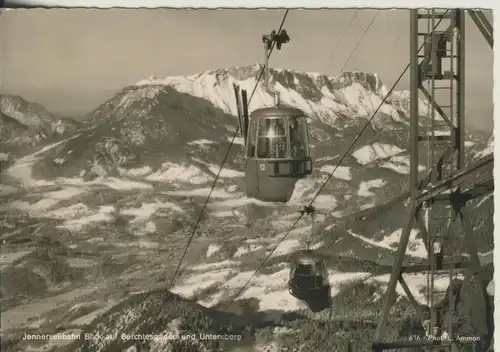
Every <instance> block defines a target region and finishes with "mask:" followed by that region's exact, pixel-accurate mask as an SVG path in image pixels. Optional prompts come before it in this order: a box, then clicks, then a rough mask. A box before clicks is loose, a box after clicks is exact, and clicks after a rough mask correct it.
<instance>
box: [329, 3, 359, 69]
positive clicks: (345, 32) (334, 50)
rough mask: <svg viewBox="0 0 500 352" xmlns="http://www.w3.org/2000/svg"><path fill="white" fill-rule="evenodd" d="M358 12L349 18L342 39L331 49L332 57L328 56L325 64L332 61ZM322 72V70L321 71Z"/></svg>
mask: <svg viewBox="0 0 500 352" xmlns="http://www.w3.org/2000/svg"><path fill="white" fill-rule="evenodd" d="M358 11H359V9H357V10H356V11H355V12H354V15H353V16H352V17H351V21H350V22H349V24H348V25H347V27H346V29H345V31H344V33H343V34H342V37H340V39H339V41H338V42H337V44H336V45H335V48H334V49H333V52H332V55H330V59H328V61H327V64H328V63H329V62H330V61H332V59H333V57H334V56H335V53H336V52H337V49H338V48H339V47H340V44H342V43H343V42H344V39H345V36H346V34H347V33H348V32H349V29H350V28H351V26H352V24H353V23H354V20H355V19H356V17H358ZM323 71H324V70H323Z"/></svg>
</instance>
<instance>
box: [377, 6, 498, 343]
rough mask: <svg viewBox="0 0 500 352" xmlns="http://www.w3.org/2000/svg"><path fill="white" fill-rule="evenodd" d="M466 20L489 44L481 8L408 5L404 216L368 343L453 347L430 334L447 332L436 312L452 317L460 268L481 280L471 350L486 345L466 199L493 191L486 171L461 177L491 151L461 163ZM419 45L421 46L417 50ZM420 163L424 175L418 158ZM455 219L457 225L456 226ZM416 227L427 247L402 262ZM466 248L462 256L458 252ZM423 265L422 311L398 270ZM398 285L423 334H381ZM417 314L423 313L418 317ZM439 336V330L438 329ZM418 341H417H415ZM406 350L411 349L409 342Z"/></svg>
mask: <svg viewBox="0 0 500 352" xmlns="http://www.w3.org/2000/svg"><path fill="white" fill-rule="evenodd" d="M467 12H468V13H469V15H470V17H471V19H472V20H473V22H474V23H475V24H476V26H477V27H478V29H479V31H480V32H481V33H482V35H483V37H484V38H485V39H486V41H487V42H488V44H489V45H490V47H491V48H493V28H492V26H491V24H490V23H489V21H488V20H487V18H486V17H485V15H484V14H483V13H482V12H481V11H473V10H463V9H448V10H437V9H434V10H418V9H415V10H410V138H409V146H410V182H409V188H410V199H409V205H408V218H407V221H406V224H405V226H404V228H403V232H402V234H401V238H400V243H399V247H398V251H397V254H396V257H395V259H394V264H393V270H392V273H391V278H390V280H389V284H388V287H387V292H386V297H385V302H384V307H383V311H382V314H381V317H380V321H379V325H378V328H377V331H376V333H375V337H374V341H375V342H374V343H373V345H372V347H373V351H375V352H380V351H385V350H401V349H404V350H405V351H408V348H410V349H411V348H413V347H414V348H417V350H418V351H421V349H418V348H422V347H426V350H429V351H458V350H457V349H456V343H455V342H454V340H453V339H448V340H446V339H444V341H443V340H442V341H438V340H436V339H431V338H429V336H430V335H432V334H435V333H439V334H446V336H454V331H453V323H449V324H447V326H441V325H442V324H441V322H442V320H443V316H444V315H446V314H451V316H453V313H454V309H455V308H454V307H453V305H452V304H451V301H452V300H451V292H452V289H451V287H452V279H453V278H455V277H457V275H458V274H459V273H460V272H464V274H465V276H466V277H467V276H469V278H471V277H474V279H475V280H476V282H477V284H478V286H479V287H480V291H481V295H482V298H483V302H484V307H483V308H484V309H485V311H486V312H488V311H490V312H491V314H487V317H486V320H487V321H486V322H485V324H486V326H487V327H488V337H487V338H486V340H488V339H489V341H482V343H481V344H476V345H475V346H474V347H471V349H470V351H475V352H480V351H486V350H487V349H488V347H489V345H490V342H491V338H492V335H493V311H492V308H491V307H489V300H488V296H487V293H486V285H487V281H486V280H485V278H484V277H483V269H482V268H481V263H480V260H479V255H478V251H477V248H476V242H475V238H474V233H473V232H474V230H473V228H472V225H471V222H470V219H469V215H470V214H469V212H470V211H471V210H468V209H467V210H466V208H465V206H466V204H467V202H468V201H470V200H471V199H474V198H476V197H479V196H484V195H486V194H488V193H491V192H492V191H493V179H492V177H491V178H490V179H488V180H487V181H486V182H484V183H482V184H476V185H474V186H472V187H470V188H468V189H462V188H463V187H461V184H462V183H463V181H464V180H465V179H466V177H468V178H471V177H476V176H477V175H479V174H480V173H481V172H483V171H484V170H485V169H487V168H491V167H492V165H493V155H492V154H491V155H488V156H486V157H483V158H481V159H479V160H478V161H477V162H475V163H473V164H471V165H467V166H466V165H465V147H464V143H465V43H466V36H465V16H466V13H467ZM421 49H423V50H421ZM419 94H421V95H422V96H423V97H425V98H426V100H427V101H428V113H427V116H422V115H421V109H420V108H419ZM424 156H425V158H424ZM420 164H427V165H428V172H427V173H426V174H425V177H422V176H421V174H422V173H421V172H419V165H420ZM457 226H459V227H461V229H460V230H459V229H457ZM414 227H417V228H418V229H419V232H420V235H421V237H422V238H423V240H424V242H425V244H426V249H427V253H428V260H427V262H426V263H424V264H422V265H413V266H405V265H403V263H404V259H405V253H406V249H407V247H408V244H409V238H410V232H411V230H412V229H413V228H414ZM464 252H466V253H467V254H468V255H464ZM415 272H426V273H427V275H428V276H427V278H428V282H427V284H428V287H427V288H428V292H427V294H428V306H429V309H428V311H427V310H426V311H425V312H422V306H421V305H419V304H418V303H417V301H416V300H415V298H414V296H413V293H412V292H411V290H410V289H409V287H408V285H407V284H406V282H405V280H404V279H403V276H402V274H403V273H415ZM438 273H440V274H441V275H443V273H446V274H448V275H449V278H450V289H448V290H447V292H448V293H449V294H450V297H449V298H450V299H448V302H449V304H447V305H446V306H443V305H439V304H437V302H435V301H434V300H435V297H436V296H438V295H439V294H442V293H444V292H438V291H437V290H436V288H435V286H436V285H435V280H436V275H437V274H438ZM398 282H399V284H400V285H401V286H402V288H403V289H404V291H405V293H406V294H407V296H408V299H409V300H410V301H411V302H412V303H413V304H414V305H415V308H416V310H417V312H420V313H421V314H427V317H426V318H425V320H426V321H428V326H427V332H426V334H428V335H427V337H424V338H419V339H414V340H413V341H410V340H411V339H410V338H406V339H402V340H396V341H395V340H394V339H389V340H391V341H387V340H386V337H385V330H386V327H387V324H388V319H389V314H390V310H391V307H392V306H393V304H394V302H395V298H396V286H397V284H398ZM422 319H423V318H422ZM440 336H442V335H440ZM417 340H418V341H417ZM412 351H413V349H412Z"/></svg>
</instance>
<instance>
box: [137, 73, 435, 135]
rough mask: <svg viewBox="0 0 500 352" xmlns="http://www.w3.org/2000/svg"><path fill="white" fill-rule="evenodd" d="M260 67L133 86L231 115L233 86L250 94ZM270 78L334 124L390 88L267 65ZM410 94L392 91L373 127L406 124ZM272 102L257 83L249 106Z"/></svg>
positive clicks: (347, 120)
mask: <svg viewBox="0 0 500 352" xmlns="http://www.w3.org/2000/svg"><path fill="white" fill-rule="evenodd" d="M261 70H262V66H261V65H254V66H243V67H234V68H231V69H217V70H209V71H206V72H202V73H199V74H195V75H191V76H178V77H167V78H165V79H157V78H150V79H146V80H142V81H140V82H138V83H137V85H138V86H146V87H151V88H150V89H152V90H154V89H155V88H153V87H157V86H162V85H167V86H172V87H174V88H175V89H177V90H178V91H180V92H183V93H187V94H190V95H193V96H196V97H200V98H204V99H207V100H208V101H210V102H212V103H213V104H214V106H216V107H218V108H220V109H222V110H223V111H224V112H226V113H229V114H231V115H235V114H236V103H235V98H234V90H233V84H238V85H239V86H240V87H241V88H242V89H246V90H247V92H248V94H249V95H250V94H251V93H252V91H253V88H254V86H255V83H256V81H257V79H258V77H259V74H260V71H261ZM269 76H270V82H269V87H270V89H272V90H273V91H277V92H280V94H281V95H280V96H281V100H282V102H283V103H284V104H287V105H291V106H294V107H297V108H299V109H302V110H303V111H305V112H306V113H307V114H309V115H310V116H312V117H316V118H318V119H319V120H320V121H322V122H324V123H326V124H328V125H331V126H334V127H337V128H343V127H346V126H345V125H346V124H348V125H349V124H351V123H352V122H353V120H354V121H356V120H357V119H358V118H361V119H366V118H369V117H370V116H371V114H372V113H373V112H374V111H375V110H376V109H377V107H378V106H379V105H380V103H381V102H382V100H383V99H384V97H385V96H386V95H387V93H388V88H387V87H386V86H385V85H384V84H383V83H382V81H381V80H380V78H379V77H378V75H377V74H373V73H364V72H344V73H343V74H342V75H341V76H339V77H327V76H325V75H323V74H320V73H309V72H296V71H290V70H284V69H278V70H275V69H270V73H269ZM408 96H409V93H408V92H406V91H398V92H394V93H393V94H392V95H391V97H390V99H387V101H386V102H385V103H384V104H383V105H382V107H381V108H380V110H379V112H378V113H377V116H376V118H375V119H374V121H373V123H374V126H376V127H377V128H379V129H392V128H397V127H398V126H400V125H401V124H407V118H408V109H409V105H408V101H409V100H408ZM273 104H274V98H273V94H272V93H271V92H270V91H266V90H265V88H264V86H263V84H262V81H260V83H259V85H258V88H257V89H256V91H255V93H254V97H253V98H252V100H251V101H250V104H249V110H250V111H252V110H255V109H257V108H260V107H266V106H273ZM420 111H421V113H422V115H425V114H426V113H427V105H426V104H425V103H424V102H421V103H420Z"/></svg>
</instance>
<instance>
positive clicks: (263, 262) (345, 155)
mask: <svg viewBox="0 0 500 352" xmlns="http://www.w3.org/2000/svg"><path fill="white" fill-rule="evenodd" d="M448 11H449V10H446V12H445V14H446V13H447V12H448ZM374 18H375V16H374ZM441 21H442V18H441V19H440V20H439V22H438V23H437V24H436V26H435V27H434V28H437V26H439V24H440V23H441ZM424 45H425V43H424V44H422V45H421V46H420V48H419V49H418V51H420V50H422V48H423V47H424ZM409 68H410V63H408V65H406V68H405V69H404V70H403V72H402V73H401V74H400V75H399V77H398V79H397V80H396V82H394V84H393V85H392V87H391V89H390V90H389V91H388V92H387V94H386V95H385V96H384V99H382V101H381V102H380V104H379V105H378V107H377V109H376V110H375V111H374V112H373V114H372V115H371V116H370V118H369V119H368V121H367V122H366V124H365V125H364V126H363V128H362V129H361V131H360V132H359V133H358V135H357V137H356V138H355V139H354V141H353V142H352V143H351V145H350V146H349V148H348V149H347V151H346V152H345V153H344V155H343V156H342V158H341V159H340V160H339V162H338V163H337V166H336V167H335V169H334V170H333V171H332V172H331V173H330V175H329V176H328V178H327V179H326V181H325V182H323V185H322V186H321V187H320V188H319V190H318V192H317V193H316V195H315V196H314V197H313V199H312V200H311V201H310V202H309V205H308V206H307V207H310V206H312V204H313V203H314V201H315V200H316V198H317V197H318V196H319V194H320V193H321V191H322V190H323V188H324V187H325V186H326V185H327V184H328V182H329V181H330V179H331V178H332V177H333V175H334V174H335V171H337V169H338V168H339V166H340V165H341V164H342V162H343V161H344V159H345V158H346V157H347V156H348V155H349V152H350V151H351V149H352V148H354V146H355V144H356V142H357V141H358V140H359V138H361V135H362V134H363V132H364V131H365V130H366V129H367V128H368V126H369V125H370V123H371V122H372V120H373V119H374V118H375V116H376V115H377V113H378V111H379V110H380V108H381V107H382V106H383V105H384V103H385V102H386V100H387V98H389V96H390V95H391V94H392V92H393V91H394V89H395V88H396V86H397V85H398V83H399V82H400V81H401V79H402V78H403V76H404V75H405V73H406V71H408V69H409ZM304 214H305V213H303V212H301V214H300V216H299V217H298V218H297V220H295V222H294V223H293V225H292V226H291V227H290V229H289V230H288V231H287V232H286V233H285V235H283V237H282V238H281V239H280V240H279V242H278V244H276V246H274V248H273V249H272V250H271V252H270V253H269V254H268V255H267V256H266V258H264V260H263V261H262V262H261V264H260V265H259V267H258V268H257V269H256V270H255V271H254V272H253V274H252V275H251V276H250V277H249V278H248V280H247V281H246V282H245V284H244V285H243V286H242V287H241V288H240V289H239V290H238V292H237V293H236V294H235V295H234V296H233V297H232V298H231V300H230V301H229V303H228V304H227V305H226V306H225V308H224V311H226V310H227V309H228V308H229V307H230V306H231V304H233V302H234V301H235V300H236V298H237V297H238V296H239V295H240V294H241V293H242V292H243V291H244V290H245V288H246V287H247V286H248V284H249V283H250V281H251V280H252V279H253V278H254V276H255V275H256V274H257V273H258V272H259V270H260V269H262V267H263V266H264V264H265V263H266V261H267V260H268V259H269V258H270V257H271V255H272V254H273V253H274V252H275V251H276V249H277V248H278V247H279V245H280V244H281V243H282V242H283V241H284V240H285V238H286V237H287V236H288V235H289V234H290V232H292V230H293V229H294V228H295V226H297V224H298V223H299V221H300V220H301V219H302V217H303V216H304Z"/></svg>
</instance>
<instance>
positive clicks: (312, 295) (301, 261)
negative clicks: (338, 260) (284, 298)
mask: <svg viewBox="0 0 500 352" xmlns="http://www.w3.org/2000/svg"><path fill="white" fill-rule="evenodd" d="M288 291H289V292H290V294H291V295H292V296H293V297H295V298H297V299H299V300H301V301H304V302H305V303H306V304H307V305H308V306H309V308H310V309H311V310H312V311H313V312H317V311H321V310H323V309H326V308H328V307H329V305H330V283H329V281H328V272H327V269H326V263H325V261H324V260H323V259H321V258H320V257H319V256H317V255H316V254H315V253H314V252H313V251H311V250H308V249H307V250H302V251H299V252H297V253H295V254H294V255H293V256H292V258H291V261H290V278H289V281H288Z"/></svg>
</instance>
